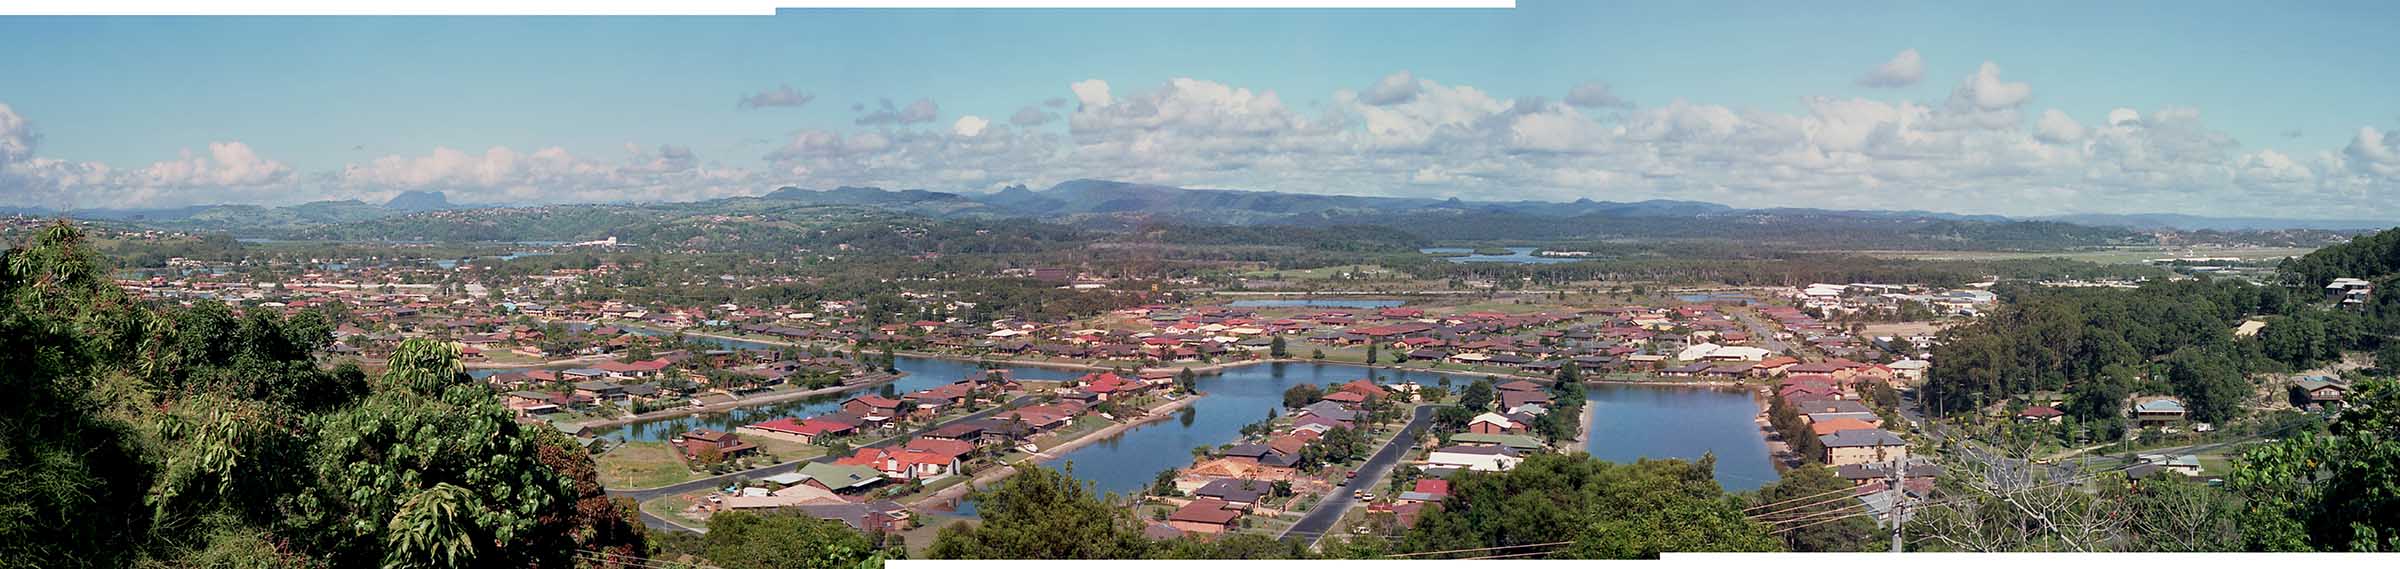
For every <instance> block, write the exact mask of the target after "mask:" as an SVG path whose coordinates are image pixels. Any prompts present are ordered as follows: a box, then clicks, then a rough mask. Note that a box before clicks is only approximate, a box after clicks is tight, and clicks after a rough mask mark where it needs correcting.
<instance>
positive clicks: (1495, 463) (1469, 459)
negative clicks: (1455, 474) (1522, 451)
mask: <svg viewBox="0 0 2400 569" xmlns="http://www.w3.org/2000/svg"><path fill="white" fill-rule="evenodd" d="M1520 462H1525V457H1524V456H1522V455H1519V454H1517V451H1514V450H1509V448H1508V447H1506V446H1488V447H1471V446H1448V447H1442V448H1439V449H1435V450H1434V451H1433V453H1432V454H1430V455H1427V456H1426V457H1425V466H1427V467H1434V468H1440V467H1449V468H1463V469H1466V470H1475V471H1481V472H1499V471H1503V470H1508V469H1512V468H1516V467H1517V463H1520Z"/></svg>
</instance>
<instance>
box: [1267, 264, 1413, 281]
mask: <svg viewBox="0 0 2400 569" xmlns="http://www.w3.org/2000/svg"><path fill="white" fill-rule="evenodd" d="M1352 269H1356V270H1358V272H1360V273H1364V274H1368V275H1383V274H1390V271H1387V270H1385V269H1384V268H1383V267H1381V266H1378V265H1335V266H1331V267H1317V268H1314V269H1293V270H1279V269H1260V270H1256V271H1250V272H1246V273H1240V274H1238V275H1236V276H1240V277H1242V278H1251V279H1273V278H1281V279H1283V280H1324V279H1330V278H1333V275H1334V274H1336V273H1346V272H1350V271H1351V270H1352Z"/></svg>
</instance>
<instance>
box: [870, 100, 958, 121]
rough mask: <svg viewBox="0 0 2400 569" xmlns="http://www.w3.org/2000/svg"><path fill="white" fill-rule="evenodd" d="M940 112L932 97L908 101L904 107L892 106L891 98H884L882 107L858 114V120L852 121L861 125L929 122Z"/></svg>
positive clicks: (939, 116) (938, 116)
mask: <svg viewBox="0 0 2400 569" xmlns="http://www.w3.org/2000/svg"><path fill="white" fill-rule="evenodd" d="M941 114H942V112H941V107H938V106H935V105H934V104H933V100H932V99H917V100H916V102H913V103H909V104H908V106H906V107H897V108H895V107H893V106H892V100H891V99H884V100H883V101H882V108H880V109H877V110H875V111H874V112H870V113H867V114H866V115H864V116H860V117H858V120H856V121H852V122H855V123H857V124H862V125H906V124H917V123H929V122H933V120H934V119H937V118H941Z"/></svg>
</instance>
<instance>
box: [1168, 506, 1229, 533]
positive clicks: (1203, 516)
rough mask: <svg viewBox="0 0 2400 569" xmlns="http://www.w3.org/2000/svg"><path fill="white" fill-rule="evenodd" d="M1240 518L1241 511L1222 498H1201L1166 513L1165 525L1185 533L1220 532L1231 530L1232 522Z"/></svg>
mask: <svg viewBox="0 0 2400 569" xmlns="http://www.w3.org/2000/svg"><path fill="white" fill-rule="evenodd" d="M1241 518H1242V511H1241V510H1236V509H1233V508H1232V507H1231V506H1229V505H1227V504H1226V503H1225V502H1224V501H1223V500H1218V499H1215V498H1201V499H1198V500H1192V501H1191V502H1190V503H1187V504H1184V505H1183V507H1181V508H1176V509H1175V513H1172V514H1168V515H1167V525H1169V526H1173V527H1174V528H1175V529H1176V530H1180V531H1183V532H1186V533H1205V534H1221V533H1226V532H1229V531H1233V529H1234V527H1233V526H1234V522H1235V521H1237V520H1240V519H1241Z"/></svg>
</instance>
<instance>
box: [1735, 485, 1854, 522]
mask: <svg viewBox="0 0 2400 569" xmlns="http://www.w3.org/2000/svg"><path fill="white" fill-rule="evenodd" d="M1842 491H1843V492H1848V493H1851V494H1853V495H1851V496H1841V497H1837V498H1833V499H1829V500H1821V501H1817V502H1811V503H1809V504H1806V505H1801V506H1793V507H1790V508H1784V509H1781V510H1776V511H1773V512H1767V513H1763V514H1750V515H1749V518H1750V520H1751V521H1758V520H1763V519H1766V518H1771V517H1775V516H1780V515H1785V514H1789V513H1792V512H1798V511H1801V510H1806V509H1809V508H1814V507H1817V506H1822V505H1826V504H1831V503H1835V502H1841V501H1845V500H1856V499H1858V496H1856V495H1855V494H1857V492H1858V487H1856V486H1852V487H1849V488H1843V489H1842Z"/></svg>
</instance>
